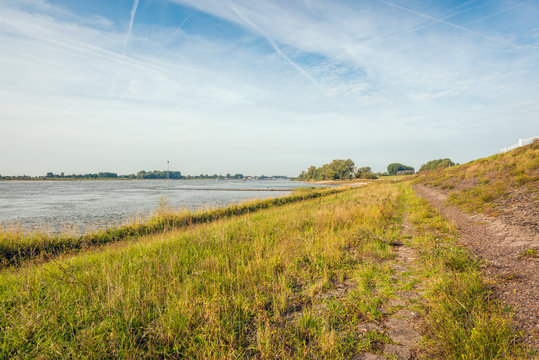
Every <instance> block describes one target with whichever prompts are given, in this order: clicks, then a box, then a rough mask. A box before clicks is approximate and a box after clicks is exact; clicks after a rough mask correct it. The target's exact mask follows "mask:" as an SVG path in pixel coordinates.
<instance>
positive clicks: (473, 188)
mask: <svg viewBox="0 0 539 360" xmlns="http://www.w3.org/2000/svg"><path fill="white" fill-rule="evenodd" d="M415 182H418V183H423V184H426V185H430V186H437V187H440V188H441V189H448V190H451V192H452V193H451V195H450V197H449V201H451V202H453V203H455V204H457V205H460V206H462V207H463V208H465V209H467V210H471V211H481V212H486V213H490V214H496V211H497V207H498V201H500V200H503V199H504V198H507V197H508V196H511V192H512V191H515V190H519V191H523V192H526V193H530V194H533V193H537V192H538V191H539V142H535V143H533V144H531V145H528V146H523V147H521V148H518V149H515V150H512V151H509V152H507V153H503V154H496V155H492V156H489V157H486V158H483V159H479V160H475V161H472V162H469V163H467V164H463V165H459V166H455V167H452V168H447V169H441V170H436V171H430V172H424V173H421V174H420V175H419V176H418V177H417V178H416V180H415ZM534 201H535V202H539V197H538V196H537V195H535V197H534Z"/></svg>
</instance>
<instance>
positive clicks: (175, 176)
mask: <svg viewBox="0 0 539 360" xmlns="http://www.w3.org/2000/svg"><path fill="white" fill-rule="evenodd" d="M287 178H288V177H287V176H281V175H275V176H266V175H260V176H249V175H243V174H233V175H232V174H230V173H227V174H226V175H217V174H213V175H208V174H200V175H186V176H184V175H182V173H181V172H180V171H172V170H170V171H167V170H163V171H161V170H153V171H145V170H140V171H139V172H137V173H136V174H129V175H118V174H117V173H115V172H98V173H89V174H71V175H69V174H64V172H61V173H60V174H55V173H53V172H50V171H49V172H47V173H46V174H45V175H44V176H29V175H15V176H2V175H0V180H57V179H65V180H69V179H74V180H84V179H172V180H179V179H190V180H192V179H195V180H196V179H212V180H213V179H222V180H234V179H235V180H243V179H258V180H265V179H287Z"/></svg>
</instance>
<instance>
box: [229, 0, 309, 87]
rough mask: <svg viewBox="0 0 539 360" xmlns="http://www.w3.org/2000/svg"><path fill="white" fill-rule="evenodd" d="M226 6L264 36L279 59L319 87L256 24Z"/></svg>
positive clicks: (231, 7)
mask: <svg viewBox="0 0 539 360" xmlns="http://www.w3.org/2000/svg"><path fill="white" fill-rule="evenodd" d="M228 6H229V7H230V9H232V11H234V13H235V14H236V15H237V16H238V17H239V18H240V19H241V20H243V21H244V22H245V23H247V25H249V26H251V27H252V28H253V29H255V30H256V31H258V32H259V33H260V34H262V36H264V37H265V38H266V40H267V41H268V42H269V43H270V45H271V47H272V48H273V50H275V52H276V53H277V54H278V55H279V56H280V57H281V58H283V59H284V60H285V61H287V62H288V63H289V64H290V65H292V66H293V67H294V68H296V70H298V71H299V72H300V73H301V74H302V75H304V76H305V77H306V78H307V79H309V80H310V81H311V82H312V83H313V84H315V85H316V86H320V84H319V83H318V82H317V81H316V80H315V79H314V78H313V77H312V76H311V75H309V74H308V73H307V72H306V71H305V70H303V69H302V68H301V67H300V66H299V65H298V64H296V63H295V62H293V61H292V60H290V58H289V57H288V56H286V55H285V54H284V53H283V52H282V51H281V49H280V48H279V46H277V44H276V43H275V41H273V40H272V39H271V38H270V37H269V36H268V35H266V33H265V32H264V31H263V30H262V29H261V28H259V27H258V26H257V25H256V24H254V23H253V22H251V21H250V20H249V19H247V18H246V17H245V16H243V15H242V14H241V13H240V12H239V11H238V10H237V9H236V8H234V7H233V6H232V4H230V3H229V4H228Z"/></svg>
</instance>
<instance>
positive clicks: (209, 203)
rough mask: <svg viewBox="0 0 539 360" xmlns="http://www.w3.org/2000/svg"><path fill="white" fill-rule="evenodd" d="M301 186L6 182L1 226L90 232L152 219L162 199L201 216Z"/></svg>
mask: <svg viewBox="0 0 539 360" xmlns="http://www.w3.org/2000/svg"><path fill="white" fill-rule="evenodd" d="M299 186H307V184H304V183H301V182H297V181H290V180H260V181H240V180H186V181H182V180H169V181H166V180H115V181H99V180H98V181H8V182H5V181H4V182H0V224H1V225H6V224H20V225H21V226H22V227H23V228H24V229H26V230H31V229H34V228H41V229H43V228H48V230H49V231H58V230H59V229H61V228H62V227H64V226H65V225H66V224H71V225H75V226H76V228H77V229H78V231H85V230H89V229H94V228H104V227H108V226H111V225H115V224H120V223H122V222H124V221H127V220H129V219H132V218H134V217H140V216H142V217H147V216H148V215H149V214H150V213H151V212H152V211H155V210H156V209H157V208H158V207H159V200H160V199H161V197H162V196H163V197H165V198H166V199H168V200H169V206H172V207H174V208H184V209H185V208H186V209H190V210H196V209H199V208H205V207H216V206H224V205H228V204H231V203H235V202H240V201H243V200H249V199H263V198H269V197H278V196H282V195H286V194H288V193H289V192H290V191H267V190H268V189H290V190H292V189H294V188H297V187H299ZM308 186H312V185H311V184H309V185H308ZM231 189H245V190H248V189H262V190H266V191H229V190H231Z"/></svg>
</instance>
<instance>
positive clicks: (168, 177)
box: [167, 160, 170, 180]
mask: <svg viewBox="0 0 539 360" xmlns="http://www.w3.org/2000/svg"><path fill="white" fill-rule="evenodd" d="M169 164H170V161H168V160H167V180H170V171H169Z"/></svg>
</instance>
